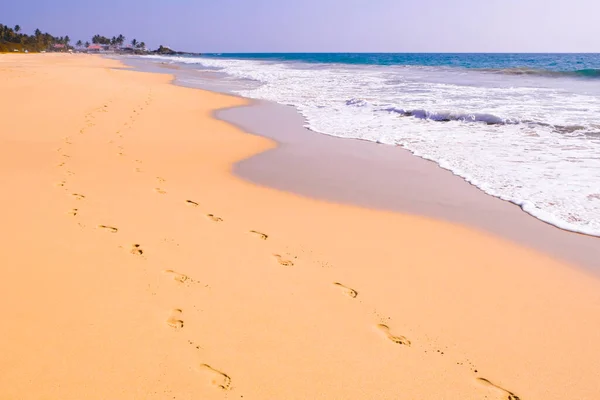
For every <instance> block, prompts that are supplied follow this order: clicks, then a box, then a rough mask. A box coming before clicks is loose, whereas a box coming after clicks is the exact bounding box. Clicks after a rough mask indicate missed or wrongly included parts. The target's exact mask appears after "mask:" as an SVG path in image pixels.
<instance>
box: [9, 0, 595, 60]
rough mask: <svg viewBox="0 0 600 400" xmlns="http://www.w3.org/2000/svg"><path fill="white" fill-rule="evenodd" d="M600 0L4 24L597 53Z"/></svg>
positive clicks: (229, 8)
mask: <svg viewBox="0 0 600 400" xmlns="http://www.w3.org/2000/svg"><path fill="white" fill-rule="evenodd" d="M599 21H600V0H413V1H405V0H120V1H118V0H103V1H101V2H97V1H95V2H89V1H85V0H52V1H50V0H22V1H14V0H0V23H3V24H7V25H15V24H20V25H21V27H22V28H23V30H24V31H26V32H33V30H35V28H39V29H41V30H42V31H44V32H46V31H48V32H50V33H53V34H55V35H58V36H61V35H66V34H68V35H69V36H70V37H71V38H72V40H73V42H75V41H76V40H77V39H81V40H83V41H85V40H89V38H90V37H91V36H92V35H94V34H96V33H99V34H102V35H105V36H109V37H110V36H113V35H118V34H119V33H122V34H123V35H125V36H126V37H127V39H128V41H129V40H131V39H132V38H134V37H135V38H137V39H138V40H142V41H145V42H146V44H148V45H150V46H151V47H153V48H154V47H156V46H158V45H159V44H164V45H170V46H171V47H173V48H175V49H178V50H187V51H201V52H310V51H315V52H319V51H331V52H334V51H335V52H351V51H355V52H363V51H366V52H419V51H422V52H430V51H431V52H438V51H439V52H471V51H472V52H479V51H483V52H486V51H487V52H537V51H540V52H600V22H599Z"/></svg>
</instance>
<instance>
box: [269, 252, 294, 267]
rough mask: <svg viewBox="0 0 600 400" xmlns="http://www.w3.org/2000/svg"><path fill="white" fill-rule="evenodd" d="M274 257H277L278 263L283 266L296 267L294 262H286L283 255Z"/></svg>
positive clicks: (274, 255)
mask: <svg viewBox="0 0 600 400" xmlns="http://www.w3.org/2000/svg"><path fill="white" fill-rule="evenodd" d="M273 257H275V258H276V259H277V262H278V263H279V264H281V265H283V266H284V267H291V266H293V265H294V263H293V262H291V261H290V260H285V259H284V258H283V257H281V255H279V254H273Z"/></svg>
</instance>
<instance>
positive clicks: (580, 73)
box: [477, 67, 600, 79]
mask: <svg viewBox="0 0 600 400" xmlns="http://www.w3.org/2000/svg"><path fill="white" fill-rule="evenodd" d="M477 70H478V71H482V72H491V73H495V74H504V75H530V76H546V77H554V78H560V77H570V78H589V79H600V69H595V68H586V69H578V70H574V71H553V70H548V69H535V68H526V67H514V68H479V69H477Z"/></svg>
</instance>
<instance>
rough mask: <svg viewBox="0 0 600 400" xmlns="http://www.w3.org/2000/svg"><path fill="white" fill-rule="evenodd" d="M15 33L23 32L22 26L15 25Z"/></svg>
mask: <svg viewBox="0 0 600 400" xmlns="http://www.w3.org/2000/svg"><path fill="white" fill-rule="evenodd" d="M15 32H17V33H19V32H21V26H20V25H15Z"/></svg>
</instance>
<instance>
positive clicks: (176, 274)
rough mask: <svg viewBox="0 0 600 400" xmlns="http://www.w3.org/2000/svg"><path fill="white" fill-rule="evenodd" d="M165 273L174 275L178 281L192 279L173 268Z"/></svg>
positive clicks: (182, 281)
mask: <svg viewBox="0 0 600 400" xmlns="http://www.w3.org/2000/svg"><path fill="white" fill-rule="evenodd" d="M165 274H169V275H172V276H173V279H174V280H176V281H177V282H181V283H184V282H186V281H187V280H189V279H190V278H189V277H188V276H187V275H184V274H180V273H179V272H175V271H173V270H172V269H168V270H166V271H165Z"/></svg>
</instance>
